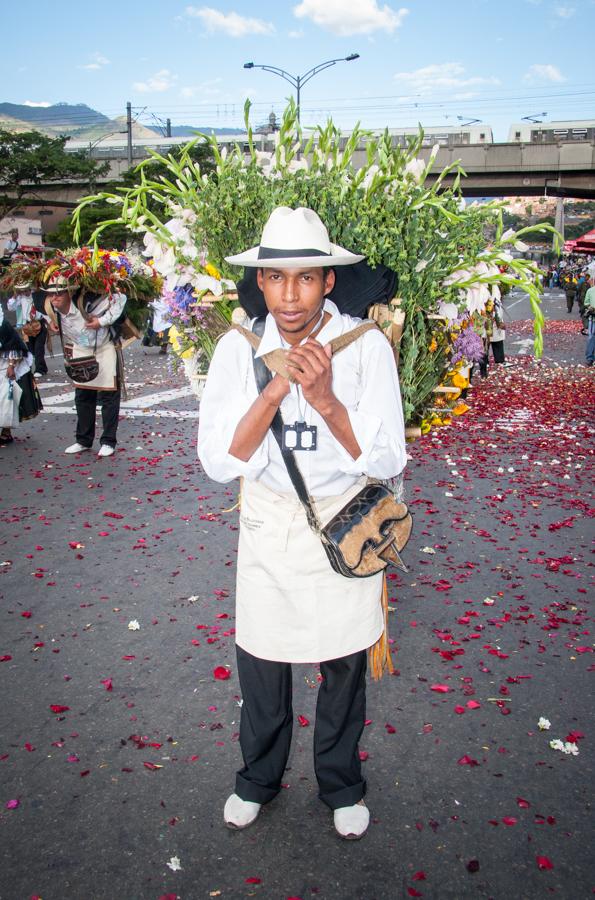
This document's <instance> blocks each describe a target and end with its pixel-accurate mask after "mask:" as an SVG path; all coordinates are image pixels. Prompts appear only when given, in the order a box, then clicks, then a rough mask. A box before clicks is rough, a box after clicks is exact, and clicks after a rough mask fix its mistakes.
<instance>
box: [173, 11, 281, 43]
mask: <svg viewBox="0 0 595 900" xmlns="http://www.w3.org/2000/svg"><path fill="white" fill-rule="evenodd" d="M186 15H187V16H190V17H191V18H194V19H201V20H202V22H203V24H204V25H205V27H206V29H207V31H223V32H225V34H227V35H228V36H229V37H245V36H246V35H247V34H273V33H274V31H275V26H274V25H273V23H272V22H265V21H264V20H263V19H250V18H246V17H245V16H240V15H238V13H235V12H230V13H223V12H221V11H220V10H218V9H213V8H212V7H210V6H201V7H197V6H187V7H186Z"/></svg>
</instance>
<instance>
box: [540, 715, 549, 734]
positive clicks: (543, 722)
mask: <svg viewBox="0 0 595 900" xmlns="http://www.w3.org/2000/svg"><path fill="white" fill-rule="evenodd" d="M537 727H538V728H539V730H540V731H549V729H550V728H551V727H552V723H551V722H550V720H549V719H546V718H544V716H540V718H539V722H538V723H537Z"/></svg>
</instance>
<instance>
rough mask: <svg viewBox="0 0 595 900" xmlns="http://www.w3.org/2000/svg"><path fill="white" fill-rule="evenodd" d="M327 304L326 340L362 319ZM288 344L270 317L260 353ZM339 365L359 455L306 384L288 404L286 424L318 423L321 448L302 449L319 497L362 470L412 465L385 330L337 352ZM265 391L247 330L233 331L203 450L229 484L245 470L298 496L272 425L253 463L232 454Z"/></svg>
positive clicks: (336, 385)
mask: <svg viewBox="0 0 595 900" xmlns="http://www.w3.org/2000/svg"><path fill="white" fill-rule="evenodd" d="M324 309H325V311H326V312H329V313H330V314H331V319H330V321H329V322H327V324H326V325H325V326H324V328H323V329H322V330H321V331H320V333H319V334H318V335H317V340H318V341H319V343H320V344H322V345H323V346H324V345H325V344H326V343H328V342H329V341H330V340H332V339H333V338H335V337H338V336H339V335H340V334H344V333H345V332H348V331H351V330H352V329H353V328H355V327H356V326H357V325H359V324H360V322H361V320H360V319H354V318H352V317H351V316H347V315H341V313H340V312H339V310H338V309H337V307H336V306H335V304H334V303H332V302H331V301H330V300H326V301H325V304H324ZM282 346H283V341H282V338H281V335H280V334H279V331H278V328H277V325H276V323H275V320H274V319H273V317H272V316H271V315H268V316H267V319H266V324H265V330H264V334H263V336H262V341H261V344H260V347H259V350H258V354H257V355H258V356H262V355H263V354H265V353H268V352H269V351H271V350H275V349H278V348H280V347H282ZM332 366H333V391H334V393H335V395H336V397H337V398H338V399H339V400H340V401H341V403H343V404H344V405H345V407H346V408H347V411H348V413H349V418H350V421H351V426H352V428H353V431H354V434H355V437H356V439H357V442H358V444H359V446H360V448H361V454H360V456H358V458H357V459H353V458H352V457H351V455H350V454H349V453H348V452H347V450H345V449H344V448H343V447H342V445H341V444H340V443H339V442H338V441H337V440H336V438H335V437H334V436H333V435H332V433H331V431H330V429H329V427H328V425H327V424H326V422H325V421H324V419H323V418H322V416H320V415H319V414H318V413H317V412H316V410H314V409H313V408H312V407H311V406H309V405H308V404H307V403H306V401H305V400H304V397H303V393H302V390H301V388H299V386H298V385H294V384H292V385H291V391H290V393H289V394H288V395H287V396H286V397H285V398H284V400H283V402H282V404H281V407H280V411H281V415H282V417H283V421H284V422H285V423H286V424H293V423H294V422H296V421H301V420H303V419H305V421H306V422H307V423H308V425H316V427H317V429H318V449H317V450H315V451H297V452H296V460H297V462H298V465H299V467H300V471H301V473H302V476H303V478H304V481H305V482H306V485H307V487H308V490H309V492H310V494H311V496H313V497H331V496H335V495H339V494H343V493H345V491H347V490H349V488H350V487H352V486H353V485H354V484H355V483H356V482H357V481H358V479H359V478H360V477H361V476H362V475H368V476H370V477H373V478H380V479H385V478H391V477H393V476H395V475H397V474H398V473H399V472H401V471H402V470H403V469H404V467H405V465H406V461H407V455H406V449H405V431H404V423H403V410H402V405H401V395H400V390H399V379H398V375H397V369H396V365H395V360H394V357H393V352H392V349H391V346H390V344H389V343H388V341H387V340H386V338H385V337H384V335H383V334H381V332H380V331H369V332H366V333H365V334H364V335H362V336H361V337H360V338H359V339H358V340H356V341H354V342H353V343H352V344H350V345H349V346H348V347H347V348H345V349H344V350H341V351H340V352H339V353H337V354H336V356H334V357H333V360H332ZM257 396H258V391H257V388H256V381H255V378H254V370H253V364H252V348H251V346H250V344H249V343H248V341H247V340H246V338H245V337H243V336H242V335H241V334H240V333H239V332H237V331H230V332H229V333H228V334H226V335H225V336H224V337H223V338H222V339H221V340H220V341H219V344H218V346H217V349H216V351H215V355H214V357H213V360H212V362H211V366H210V368H209V374H208V376H207V381H206V385H205V389H204V393H203V395H202V399H201V404H200V420H199V428H198V455H199V457H200V460H201V462H202V464H203V467H204V469H205V472H206V473H207V475H209V476H210V477H211V478H213V479H214V480H215V481H220V482H228V481H231V480H232V479H234V478H237V477H238V476H244V477H245V478H247V479H248V480H251V481H260V482H261V483H262V484H263V485H265V486H266V487H268V488H270V489H271V490H273V491H276V492H278V493H285V494H290V493H292V492H293V491H294V488H293V485H292V483H291V480H290V478H289V475H288V474H287V469H286V467H285V464H284V462H283V458H282V456H281V452H280V450H279V447H278V444H277V442H276V440H275V438H274V436H273V435H272V433H271V432H270V430H269V431H268V432H267V434H266V436H265V438H264V440H263V442H262V443H261V445H260V446H259V447H258V448H257V450H256V451H255V452H254V454H253V455H252V456H251V458H250V459H249V460H248V461H247V462H243V461H242V460H240V459H237V458H236V457H235V456H232V455H231V454H230V453H229V447H230V445H231V442H232V439H233V436H234V433H235V430H236V428H237V425H238V423H239V421H240V419H241V418H242V417H243V416H244V415H245V413H246V412H247V411H248V409H249V408H250V406H251V405H252V403H253V402H254V401H255V400H256V397H257Z"/></svg>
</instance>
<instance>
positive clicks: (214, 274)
mask: <svg viewBox="0 0 595 900" xmlns="http://www.w3.org/2000/svg"><path fill="white" fill-rule="evenodd" d="M205 270H206V273H207V275H211V276H212V277H213V278H216V279H217V280H218V281H221V272H220V271H219V269H216V268H215V266H214V265H212V264H211V263H207V264H206V266H205Z"/></svg>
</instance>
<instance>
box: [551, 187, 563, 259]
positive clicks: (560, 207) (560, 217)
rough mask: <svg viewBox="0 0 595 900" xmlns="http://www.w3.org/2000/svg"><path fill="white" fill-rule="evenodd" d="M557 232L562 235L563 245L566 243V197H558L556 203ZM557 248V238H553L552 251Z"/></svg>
mask: <svg viewBox="0 0 595 900" xmlns="http://www.w3.org/2000/svg"><path fill="white" fill-rule="evenodd" d="M554 227H555V229H556V231H559V232H560V234H561V235H562V244H563V243H564V197H558V201H557V203H556V219H555V222H554ZM554 247H555V237H554V238H552V249H553V248H554Z"/></svg>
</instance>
